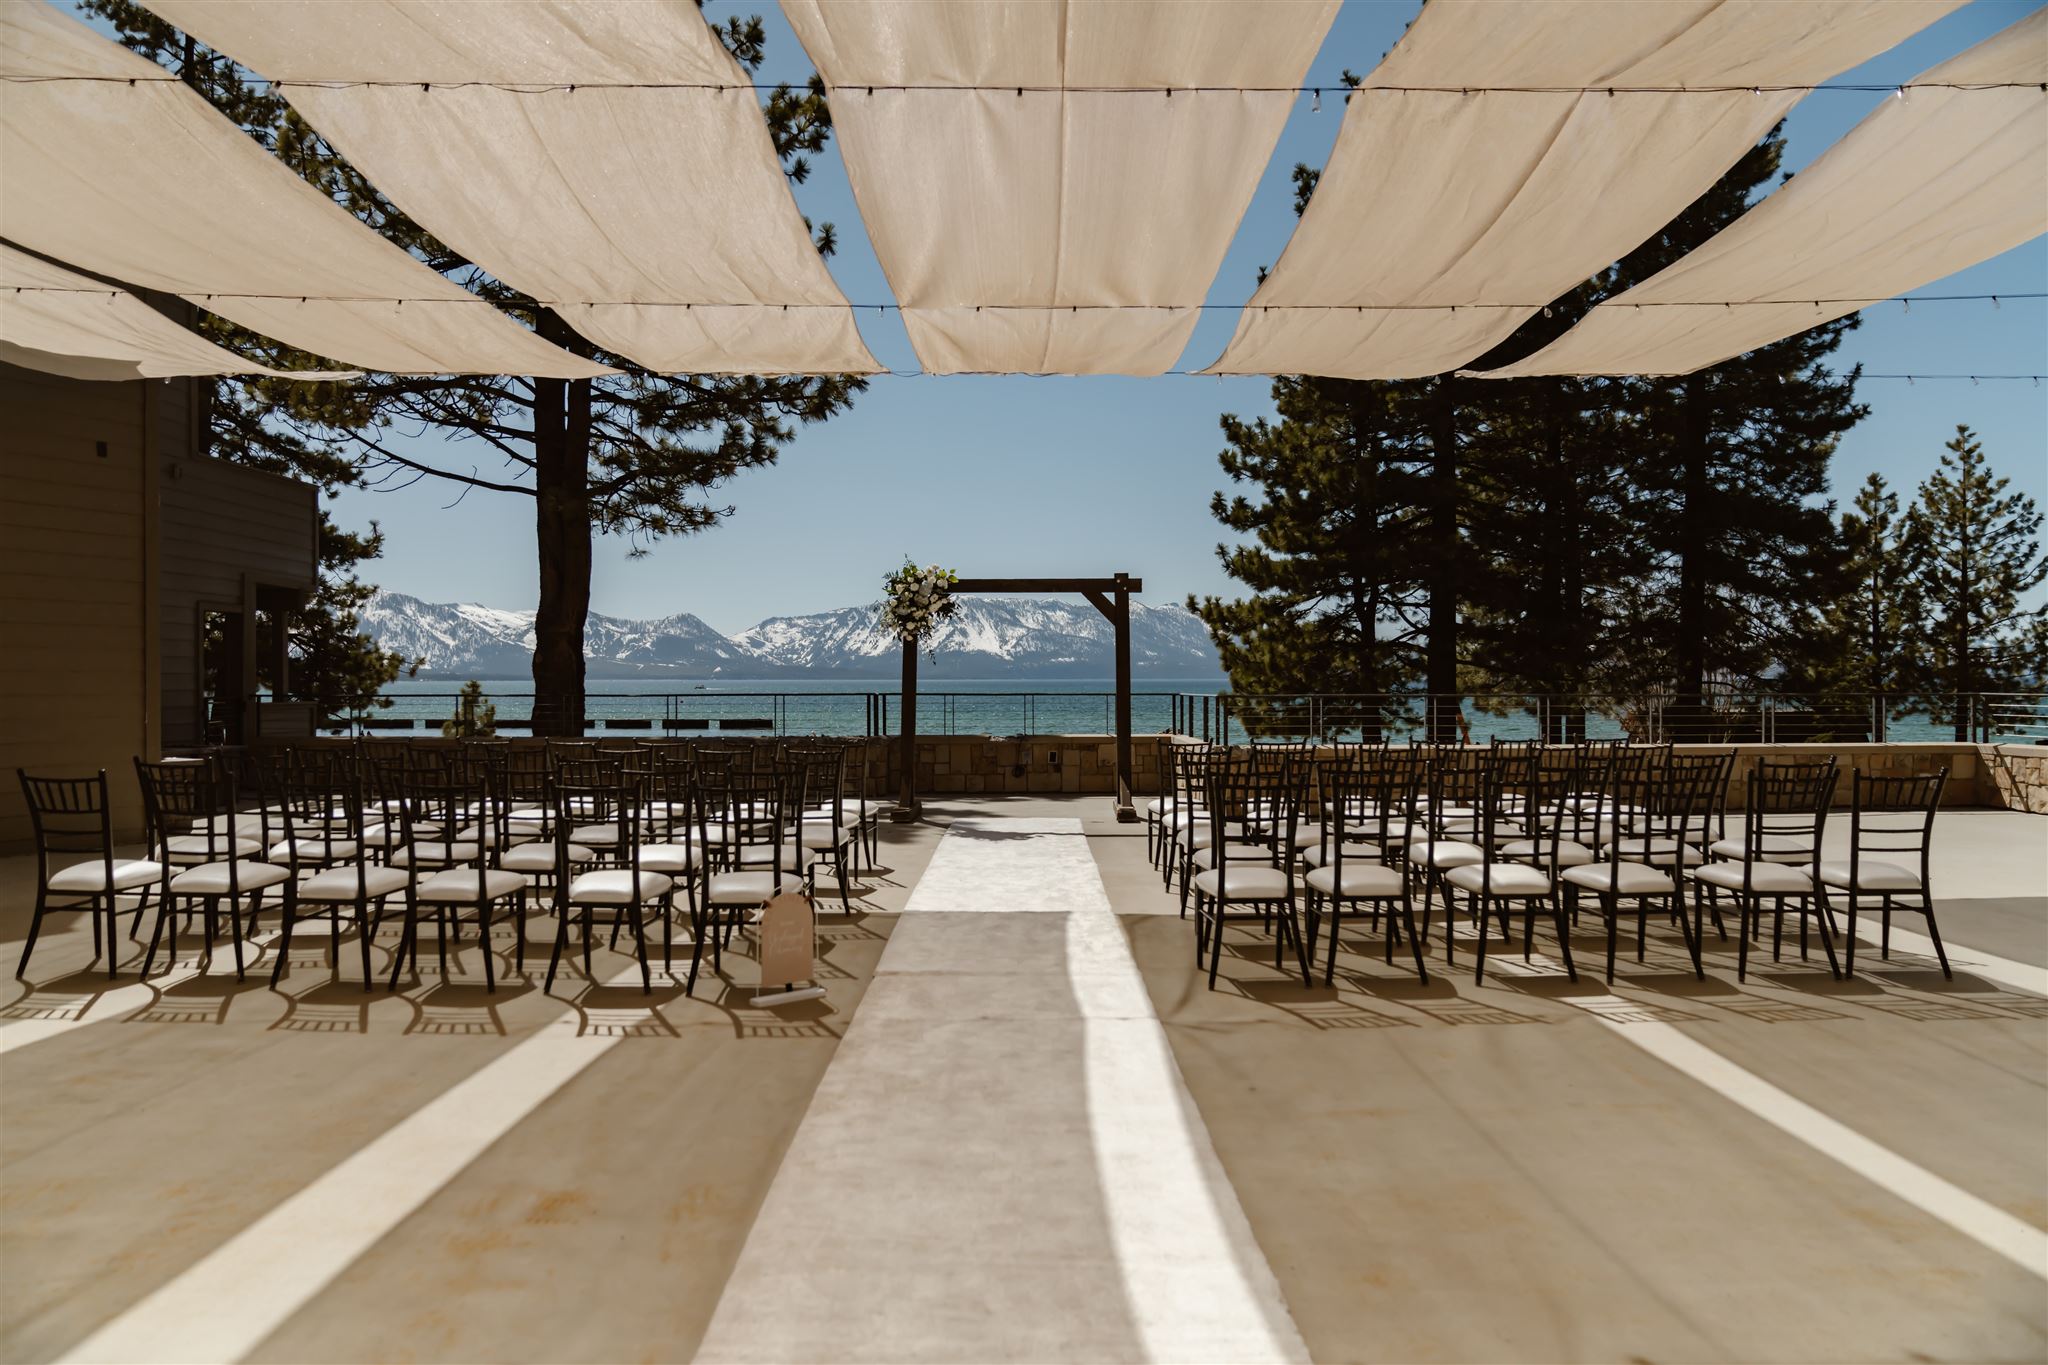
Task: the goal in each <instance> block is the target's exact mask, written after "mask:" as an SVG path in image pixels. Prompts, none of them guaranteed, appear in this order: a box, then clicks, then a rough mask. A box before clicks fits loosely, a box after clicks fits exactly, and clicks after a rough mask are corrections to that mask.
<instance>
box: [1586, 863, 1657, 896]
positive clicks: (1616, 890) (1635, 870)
mask: <svg viewBox="0 0 2048 1365" xmlns="http://www.w3.org/2000/svg"><path fill="white" fill-rule="evenodd" d="M1564 879H1565V880H1566V881H1568V882H1570V883H1571V884H1572V885H1573V886H1578V887H1584V888H1585V889H1586V890H1588V891H1600V892H1605V893H1607V894H1609V895H1615V896H1668V895H1671V894H1672V893H1673V892H1674V891H1676V890H1677V887H1676V886H1675V885H1673V883H1672V881H1671V878H1670V876H1669V875H1668V874H1666V873H1664V872H1662V871H1660V870H1658V869H1657V868H1654V867H1646V866H1644V865H1643V864H1642V863H1594V864H1593V865H1592V866H1590V867H1568V868H1566V869H1565V871H1564Z"/></svg>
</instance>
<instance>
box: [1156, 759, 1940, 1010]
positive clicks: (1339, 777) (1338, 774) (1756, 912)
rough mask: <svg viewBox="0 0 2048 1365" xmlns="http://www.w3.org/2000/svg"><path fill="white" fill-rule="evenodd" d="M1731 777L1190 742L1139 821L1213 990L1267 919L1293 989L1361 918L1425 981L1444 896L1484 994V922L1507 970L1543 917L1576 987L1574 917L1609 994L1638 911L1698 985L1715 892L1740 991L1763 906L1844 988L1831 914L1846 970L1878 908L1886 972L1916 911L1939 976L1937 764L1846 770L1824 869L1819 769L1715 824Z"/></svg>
mask: <svg viewBox="0 0 2048 1365" xmlns="http://www.w3.org/2000/svg"><path fill="white" fill-rule="evenodd" d="M1734 761H1735V756H1734V754H1733V753H1732V752H1728V753H1708V754H1680V753H1676V752H1674V751H1673V750H1672V749H1671V747H1670V746H1668V745H1635V744H1626V743H1586V744H1577V745H1544V744H1537V743H1508V742H1503V743H1497V744H1495V745H1492V746H1489V747H1471V746H1463V745H1442V746H1433V745H1419V746H1413V747H1393V746H1386V745H1354V746H1346V747H1343V748H1339V749H1335V750H1330V749H1321V750H1318V749H1312V748H1310V747H1309V746H1306V745H1278V744H1275V745H1252V746H1239V747H1220V746H1207V745H1196V744H1186V745H1180V746H1176V748H1175V749H1174V750H1173V751H1172V752H1171V754H1170V756H1169V767H1170V770H1171V774H1172V777H1171V790H1170V791H1169V792H1167V793H1165V794H1163V795H1162V796H1161V797H1160V798H1159V799H1158V800H1156V801H1154V802H1153V803H1151V805H1150V807H1149V808H1148V810H1147V823H1148V842H1149V845H1150V848H1151V851H1152V855H1153V857H1154V860H1155V865H1156V866H1157V867H1158V868H1159V870H1160V874H1161V877H1162V879H1163V880H1164V882H1165V884H1166V885H1167V886H1168V887H1169V888H1172V887H1173V886H1175V885H1176V884H1178V887H1179V891H1180V897H1181V907H1182V914H1183V915H1184V916H1185V915H1186V913H1187V912H1188V909H1189V908H1190V903H1192V908H1193V910H1194V915H1195V920H1196V932H1195V960H1196V964H1197V966H1198V967H1199V966H1201V965H1202V964H1203V963H1204V961H1205V960H1206V962H1207V966H1208V973H1209V981H1210V984H1211V986H1212V987H1213V986H1214V984H1215V979H1216V971H1217V949H1218V947H1219V946H1220V943H1221V939H1222V933H1223V927H1224V924H1225V923H1226V921H1227V919H1228V917H1229V916H1231V915H1232V914H1233V913H1236V914H1241V915H1243V914H1249V915H1256V916H1257V918H1258V920H1259V922H1260V923H1261V925H1262V926H1274V925H1276V924H1277V931H1276V932H1275V935H1274V945H1273V946H1274V962H1275V966H1276V967H1277V966H1283V965H1284V950H1285V949H1286V948H1288V947H1290V946H1291V947H1292V948H1293V949H1294V951H1295V953H1296V954H1297V956H1298V957H1299V959H1300V966H1301V973H1302V979H1303V982H1304V983H1305V984H1306V983H1307V982H1309V980H1310V962H1311V960H1312V958H1313V956H1314V953H1315V947H1316V942H1317V939H1318V937H1319V936H1320V933H1321V932H1322V929H1323V925H1324V921H1325V920H1327V921H1328V932H1329V935H1330V942H1329V946H1328V961H1327V963H1326V965H1325V966H1324V971H1323V977H1324V981H1325V983H1329V982H1330V981H1331V980H1332V979H1333V977H1334V972H1335V961H1336V949H1337V932H1338V928H1339V926H1340V925H1341V924H1342V922H1343V917H1344V916H1345V915H1346V914H1347V913H1357V912H1358V911H1359V910H1361V909H1364V910H1367V911H1369V912H1370V914H1371V916H1372V922H1373V924H1374V925H1375V927H1376V926H1377V925H1378V923H1379V921H1380V920H1381V919H1382V917H1384V918H1385V920H1386V924H1387V933H1386V936H1385V951H1386V956H1387V960H1388V961H1389V962H1391V961H1392V960H1393V954H1394V949H1395V947H1396V945H1397V944H1398V943H1400V942H1401V941H1402V939H1403V937H1404V936H1405V939H1406V942H1407V944H1408V946H1409V951H1410V955H1411V956H1412V958H1413V960H1414V964H1415V969H1416V972H1417V973H1418V975H1419V976H1421V977H1422V979H1423V980H1425V981H1426V980H1427V979H1428V967H1427V965H1426V964H1425V962H1424V959H1423V951H1422V949H1423V944H1424V943H1425V942H1426V941H1427V939H1428V936H1429V933H1430V930H1431V919H1432V915H1433V912H1434V910H1435V907H1436V905H1437V904H1438V903H1439V902H1441V904H1442V906H1443V916H1444V926H1443V927H1444V953H1445V961H1446V962H1447V963H1450V962H1454V961H1455V948H1454V942H1455V934H1454V932H1453V926H1454V924H1455V914H1456V910H1457V908H1458V901H1459V898H1460V897H1462V898H1463V900H1464V903H1465V908H1466V910H1467V913H1468V916H1469V917H1470V919H1471V920H1472V921H1473V924H1474V928H1475V930H1476V931H1477V932H1476V933H1475V934H1474V935H1473V946H1474V950H1475V955H1476V957H1477V959H1478V960H1477V965H1476V967H1475V980H1480V979H1483V978H1484V973H1485V967H1486V952H1487V938H1488V934H1489V933H1490V932H1491V930H1492V928H1493V927H1494V926H1496V925H1497V926H1498V927H1499V929H1500V932H1501V936H1502V940H1503V941H1504V942H1511V941H1512V932H1511V928H1512V925H1511V920H1512V917H1513V915H1514V913H1515V912H1517V911H1519V913H1520V916H1521V919H1522V931H1523V932H1522V939H1523V943H1522V947H1523V955H1524V956H1525V957H1528V956H1529V955H1530V953H1531V951H1532V942H1533V938H1534V929H1535V924H1536V922H1537V920H1538V918H1539V917H1540V918H1543V919H1546V920H1548V921H1549V923H1550V925H1551V927H1552V928H1553V929H1554V931H1555V933H1556V937H1557V942H1558V950H1559V954H1560V957H1561V959H1562V962H1563V965H1564V968H1565V971H1566V973H1567V974H1568V975H1569V976H1570V977H1571V978H1572V979H1574V980H1576V979H1577V967H1576V964H1575V963H1574V962H1573V959H1572V953H1571V936H1570V931H1569V927H1568V924H1569V923H1575V922H1576V921H1577V918H1578V916H1579V914H1580V912H1581V910H1582V909H1587V908H1590V909H1592V910H1594V911H1597V912H1598V913H1599V914H1600V915H1601V916H1602V918H1603V919H1604V921H1605V926H1606V931H1607V944H1606V947H1607V979H1608V980H1609V981H1612V980H1613V978H1614V960H1615V948H1616V939H1617V933H1618V929H1619V926H1620V924H1621V923H1622V922H1623V919H1624V916H1632V917H1633V918H1634V919H1635V922H1636V955H1637V959H1638V960H1641V959H1642V957H1643V953H1644V942H1645V936H1646V926H1647V924H1648V921H1649V919H1650V918H1651V916H1652V915H1653V914H1658V915H1663V916H1665V917H1668V918H1669V919H1670V921H1671V922H1673V923H1675V924H1676V925H1677V926H1678V927H1679V929H1680V931H1681V933H1682V935H1683V937H1684V940H1685V945H1686V949H1687V952H1688V955H1689V956H1690V958H1691V960H1692V965H1693V970H1694V972H1695V974H1696V975H1701V976H1703V975H1704V968H1703V965H1702V961H1701V945H1702V936H1703V933H1704V928H1705V919H1706V917H1708V916H1711V918H1712V921H1713V924H1714V928H1715V931H1716V933H1717V934H1719V935H1720V936H1721V937H1722V938H1723V939H1725V938H1726V936H1727V930H1726V926H1725V924H1724V923H1723V920H1722V914H1721V902H1722V898H1723V897H1724V896H1726V897H1727V898H1729V899H1730V900H1732V901H1733V903H1734V904H1735V906H1736V907H1737V910H1738V912H1739V924H1738V929H1737V938H1738V961H1737V977H1738V979H1746V977H1747V973H1748V966H1749V945H1750V942H1751V940H1752V939H1753V938H1754V937H1756V936H1757V935H1758V934H1759V933H1760V931H1761V925H1762V922H1763V919H1764V916H1765V914H1766V911H1767V910H1768V912H1769V915H1770V918H1771V921H1772V926H1773V955H1774V956H1776V955H1777V954H1778V953H1779V951H1780V943H1781V940H1782V934H1783V925H1784V920H1785V917H1786V916H1787V915H1792V916H1794V917H1795V919H1796V921H1797V925H1798V930H1799V941H1800V950H1801V954H1802V956H1803V955H1804V953H1805V951H1806V947H1807V929H1808V926H1809V924H1812V925H1815V926H1817V928H1818V931H1819V936H1820V940H1821V946H1822V948H1823V950H1824V951H1825V952H1826V954H1827V958H1828V963H1829V968H1830V970H1831V971H1832V972H1834V973H1835V974H1837V975H1840V974H1841V973H1842V971H1843V970H1845V968H1844V965H1843V963H1841V962H1838V961H1837V959H1836V956H1835V949H1834V941H1833V940H1834V935H1835V933H1836V932H1837V931H1838V929H1839V927H1840V926H1839V925H1838V924H1837V922H1836V920H1835V916H1834V903H1835V902H1836V901H1837V900H1839V901H1840V902H1842V903H1843V904H1844V905H1845V907H1846V909H1847V913H1848V919H1849V925H1848V933H1847V935H1846V936H1845V952H1844V958H1845V961H1846V970H1848V971H1851V972H1853V970H1854V967H1855V928H1856V916H1857V913H1858V909H1859V907H1860V906H1861V905H1863V904H1865V903H1868V902H1872V901H1874V902H1876V907H1877V909H1878V911H1879V913H1880V914H1881V915H1882V917H1883V926H1884V927H1883V942H1884V945H1885V947H1884V952H1885V954H1886V955H1887V956H1889V951H1890V950H1889V943H1890V927H1891V915H1892V913H1893V912H1894V911H1895V910H1903V911H1911V912H1913V913H1916V914H1919V915H1921V916H1923V917H1924V918H1925V919H1926V921H1927V926H1928V934H1929V936H1930V938H1932V940H1933V942H1934V948H1935V952H1936V954H1937V956H1938V957H1939V958H1940V961H1941V966H1942V971H1943V972H1944V974H1947V973H1949V970H1950V969H1949V965H1948V957H1947V953H1946V951H1945V950H1944V949H1943V947H1942V945H1941V936H1940V931H1939V929H1938V927H1937V925H1936V923H1935V914H1934V903H1933V899H1932V896H1931V894H1930V889H1929V860H1930V852H1931V847H1932V839H1933V827H1934V812H1935V810H1936V809H1937V808H1938V806H1939V805H1940V801H1941V793H1942V790H1943V787H1944V785H1945V783H1946V780H1947V770H1946V769H1943V770H1942V771H1941V772H1939V773H1936V774H1932V775H1928V776H1915V777H1895V776H1885V775H1878V774H1871V773H1865V772H1862V771H1860V770H1859V771H1855V772H1854V773H1853V774H1852V789H1851V800H1850V814H1849V819H1850V825H1851V829H1850V838H1849V841H1848V850H1847V852H1848V856H1847V857H1846V858H1845V859H1842V860H1827V859H1825V858H1824V857H1823V855H1822V835H1823V832H1824V828H1825V823H1826V820H1827V818H1828V814H1829V810H1830V808H1831V806H1832V804H1833V800H1834V794H1835V788H1836V785H1837V783H1838V781H1839V780H1840V772H1839V770H1838V768H1837V765H1836V762H1835V760H1834V759H1833V758H1832V757H1823V758H1818V759H1810V760H1809V759H1799V760H1776V759H1766V760H1761V761H1759V762H1758V763H1757V764H1756V765H1755V766H1754V767H1753V768H1752V769H1751V770H1750V771H1749V772H1748V773H1747V774H1746V775H1745V777H1744V780H1743V788H1744V797H1745V799H1744V801H1743V803H1742V808H1741V810H1740V812H1739V813H1735V818H1734V821H1733V825H1732V827H1731V812H1730V810H1729V807H1728V800H1729V792H1730V789H1731V786H1732V783H1731V775H1732V772H1733V767H1734ZM1902 855H1903V856H1902ZM1688 908H1689V909H1690V911H1691V915H1690V918H1688V916H1687V913H1686V911H1687V909H1688ZM1418 909H1419V913H1418Z"/></svg>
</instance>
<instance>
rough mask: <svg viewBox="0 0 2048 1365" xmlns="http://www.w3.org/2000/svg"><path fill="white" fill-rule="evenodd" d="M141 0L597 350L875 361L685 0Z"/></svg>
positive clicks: (752, 110)
mask: <svg viewBox="0 0 2048 1365" xmlns="http://www.w3.org/2000/svg"><path fill="white" fill-rule="evenodd" d="M149 4H150V8H152V9H154V10H155V11H156V12H157V13H158V14H160V15H162V16H163V17H164V18H165V19H167V20H169V21H170V22H171V23H173V24H175V25H177V26H178V27H179V28H182V29H184V30H185V31H186V32H188V33H191V34H192V35H194V36H195V37H197V38H198V39H199V40H200V41H202V42H204V43H206V44H207V45H209V46H211V47H214V48H217V49H219V50H220V51H223V52H225V53H227V54H228V55H229V56H231V57H233V58H235V59H236V60H237V61H239V62H241V63H242V64H243V65H245V66H247V67H249V68H251V69H252V70H254V71H257V72H260V73H261V74H262V75H264V76H267V77H270V78H272V79H274V80H278V81H283V82H287V83H288V84H287V85H286V87H285V89H284V94H285V96H286V98H287V99H289V100H290V101H291V103H292V105H293V106H294V107H296V108H297V109H298V110H299V111H300V112H301V113H302V114H304V115H305V116H306V118H307V120H308V121H309V122H311V123H312V124H313V126H314V127H315V128H317V129H319V130H320V132H321V134H322V135H323V136H324V137H326V138H327V140H328V141H329V142H330V143H332V144H333V145H334V146H335V148H336V149H337V150H339V151H340V152H341V154H342V155H343V156H345V157H347V158H348V160H349V162H350V164H351V165H353V166H354V167H355V168H356V169H357V170H359V171H361V172H362V173H363V174H364V175H366V176H368V177H369V178H370V180H371V182H372V183H374V184H375V185H376V186H377V188H378V189H380V190H382V191H383V192H384V193H385V194H386V195H387V196H389V197H390V199H391V200H392V202H394V203H395V204H397V205H398V206H399V207H400V208H402V209H404V210H405V212H406V213H407V214H409V215H410V216H411V217H412V218H413V220H414V221H416V222H418V223H419V224H420V225H421V226H422V227H424V228H426V229H427V230H428V231H429V232H431V233H433V234H434V235H435V236H436V237H438V238H439V239H440V240H441V241H443V242H445V243H446V244H447V245H448V246H449V247H450V248H452V249H453V250H455V251H458V252H460V253H462V254H463V255H464V256H466V257H468V258H469V259H470V260H472V261H475V262H476V263H477V264H478V265H480V266H482V267H483V268H484V269H485V270H488V271H489V272H490V273H491V274H493V275H495V276H497V277H498V278H499V279H501V280H503V281H505V282H506V283H507V284H510V285H512V286H513V287H514V288H517V289H519V290H522V291H524V292H525V293H527V294H529V295H531V296H532V297H534V298H536V299H539V300H541V301H542V302H544V303H547V304H549V305H551V306H552V307H554V308H555V309H556V311H557V312H559V313H560V315H561V316H562V318H563V320H564V321H566V322H568V323H569V324H570V325H571V326H573V327H574V328H576V329H577V330H578V331H580V332H582V333H583V334H584V335H585V336H587V337H589V338H590V339H591V340H592V341H594V342H596V343H597V344H598V345H599V346H602V347H603V348H604V349H605V350H607V351H610V352H612V353H614V354H617V355H622V356H626V357H628V358H630V359H632V360H635V361H637V362H638V363H640V364H641V365H644V366H646V367H647V368H649V369H651V370H657V371H664V372H690V373H699V374H714V373H753V374H789V373H796V374H820V373H870V372H873V371H875V370H876V369H878V368H879V367H878V366H877V365H876V363H875V360H874V357H873V356H872V355H870V354H869V353H868V350H867V348H866V347H865V346H864V345H862V343H861V339H860V333H859V330H858V329H857V328H856V327H855V325H854V320H853V311H852V309H851V308H849V307H848V306H847V302H846V297H845V295H843V294H842V293H841V292H840V291H839V287H838V286H837V285H836V284H834V283H833V281H832V277H831V275H830V274H829V273H828V272H827V271H826V269H825V263H824V261H823V260H822V259H821V258H820V257H819V255H818V252H817V249H816V248H815V247H814V246H812V244H811V238H810V232H809V229H808V228H807V227H806V225H805V223H804V220H803V215H802V213H800V212H799V211H798V209H797V206H796V201H795V200H794V199H793V198H792V197H791V196H790V192H789V186H788V183H787V180H786V178H785V177H784V175H783V173H782V169H781V166H780V165H779V163H778V162H777V160H776V155H775V148H774V144H773V143H772V141H771V140H770V138H769V135H768V127H767V123H766V121H765V120H764V119H763V117H762V114H761V108H760V105H759V104H758V102H757V101H756V99H755V97H754V94H753V92H752V90H750V89H748V88H747V85H748V80H749V78H748V76H747V75H746V73H745V72H743V71H742V70H741V69H740V66H739V63H738V62H736V61H734V60H733V58H732V56H731V54H730V53H728V52H727V51H726V50H725V47H724V45H723V44H722V43H720V42H719V40H718V37H717V35H715V34H714V33H713V32H712V31H711V29H710V27H709V25H707V24H706V23H705V22H704V19H703V17H702V15H700V14H699V13H698V11H697V7H696V6H695V5H694V4H692V3H690V0H653V2H652V3H650V2H649V0H573V2H572V0H465V2H464V3H434V2H433V0H322V2H321V3H318V4H292V5H284V4H267V5H266V4H250V3H247V2H246V0H149ZM303 81H311V82H321V81H331V82H335V84H333V85H318V84H313V85H303V84H289V83H291V82H303ZM349 82H371V84H348V83H349ZM474 82H485V83H488V84H465V83H474ZM651 84H661V85H663V86H666V87H667V88H659V89H655V88H621V87H623V86H634V85H638V86H643V87H644V86H647V85H651ZM506 86H511V87H524V88H523V89H522V88H500V87H506ZM572 86H573V87H574V88H573V89H571V88H568V87H572ZM713 87H716V88H713ZM685 305H687V306H685Z"/></svg>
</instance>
